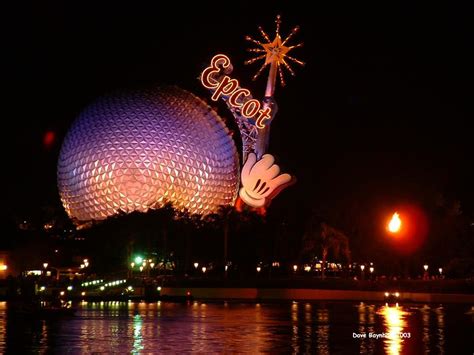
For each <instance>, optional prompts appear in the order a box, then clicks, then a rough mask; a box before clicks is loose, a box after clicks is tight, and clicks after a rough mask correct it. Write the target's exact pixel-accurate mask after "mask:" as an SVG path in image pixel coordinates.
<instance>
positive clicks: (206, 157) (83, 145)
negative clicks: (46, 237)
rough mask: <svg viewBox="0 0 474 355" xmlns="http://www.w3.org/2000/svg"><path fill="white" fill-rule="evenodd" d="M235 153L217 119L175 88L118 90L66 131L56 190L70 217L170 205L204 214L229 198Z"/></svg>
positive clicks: (234, 182) (79, 218)
mask: <svg viewBox="0 0 474 355" xmlns="http://www.w3.org/2000/svg"><path fill="white" fill-rule="evenodd" d="M238 184H239V163H238V154H237V150H236V147H235V144H234V141H233V140H232V137H231V136H230V133H229V130H228V129H227V128H226V126H225V125H224V123H223V121H222V119H221V118H220V117H219V116H218V115H217V113H216V112H215V111H213V110H212V109H211V108H210V107H209V106H208V105H207V104H206V103H205V102H204V101H202V100H201V99H199V98H198V97H196V96H195V95H193V94H191V93H189V92H188V91H185V90H183V89H180V88H178V87H174V86H172V87H155V88H153V89H147V90H141V91H133V92H127V93H117V94H114V95H110V96H107V97H104V98H102V99H99V100H98V101H96V102H95V103H93V104H91V105H90V106H88V107H87V108H86V109H85V110H84V111H82V113H81V114H80V115H79V117H78V118H77V119H76V120H75V122H74V123H73V125H72V127H71V128H70V130H69V132H68V133H67V135H66V137H65V139H64V142H63V145H62V147H61V152H60V156H59V161H58V189H59V194H60V197H61V201H62V203H63V206H64V208H65V209H66V212H67V213H68V215H69V216H70V217H71V218H72V219H74V220H76V221H79V222H81V221H91V220H102V219H105V218H107V217H109V216H112V215H114V214H116V213H118V212H119V211H123V212H125V213H129V212H132V211H141V212H144V211H147V210H148V209H149V208H152V207H156V206H160V205H161V204H163V203H164V202H171V203H172V204H173V205H174V207H175V208H177V209H187V210H188V211H189V212H190V213H199V214H204V215H205V214H208V213H211V212H215V211H216V210H217V208H218V207H219V206H220V205H231V204H233V203H234V201H235V199H236V196H237V190H238Z"/></svg>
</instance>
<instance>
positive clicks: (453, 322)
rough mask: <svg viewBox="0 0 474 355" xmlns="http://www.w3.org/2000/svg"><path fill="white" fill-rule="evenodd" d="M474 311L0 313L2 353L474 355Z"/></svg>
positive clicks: (115, 307)
mask: <svg viewBox="0 0 474 355" xmlns="http://www.w3.org/2000/svg"><path fill="white" fill-rule="evenodd" d="M473 325H474V314H473V313H472V308H471V305H467V304H464V305H460V304H457V305H452V304H449V305H441V304H430V305H423V304H404V305H400V306H399V307H396V306H393V305H392V306H386V305H384V304H381V303H379V304H373V303H360V302H316V303H308V302H286V303H261V304H260V303H237V302H219V303H202V302H196V301H194V302H183V303H168V302H154V303H144V302H143V303H132V302H121V303H120V302H95V303H93V302H88V303H86V302H83V303H80V304H79V305H78V309H77V312H76V315H75V316H73V317H63V318H54V319H39V318H38V319H31V318H28V317H21V316H18V315H17V314H15V313H12V312H11V311H9V309H8V304H7V303H6V302H2V303H0V353H5V352H9V353H16V354H20V353H31V352H33V353H37V352H40V353H45V352H46V353H61V354H63V353H94V352H104V353H183V352H191V351H193V352H199V353H210V352H245V353H255V352H270V353H275V352H285V353H286V352H306V353H320V354H326V353H354V354H356V353H363V354H366V353H368V354H372V353H374V354H378V353H387V354H398V353H400V354H402V353H403V354H420V353H427V352H431V353H448V354H451V353H453V354H454V353H468V354H471V353H472V352H473V350H474V347H473V343H472V329H473Z"/></svg>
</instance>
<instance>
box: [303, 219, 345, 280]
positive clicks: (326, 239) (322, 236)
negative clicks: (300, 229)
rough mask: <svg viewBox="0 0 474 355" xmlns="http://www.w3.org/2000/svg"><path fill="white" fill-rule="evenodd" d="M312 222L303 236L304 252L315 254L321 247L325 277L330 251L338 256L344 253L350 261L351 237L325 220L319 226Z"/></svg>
mask: <svg viewBox="0 0 474 355" xmlns="http://www.w3.org/2000/svg"><path fill="white" fill-rule="evenodd" d="M311 222H312V223H310V225H309V228H308V229H307V231H306V233H305V235H304V238H303V243H304V248H303V253H304V254H310V253H311V254H314V253H315V252H316V251H317V250H318V249H319V248H320V249H319V250H320V251H321V254H322V265H321V277H322V278H323V279H324V278H325V277H326V273H325V269H326V260H327V256H328V253H329V251H332V252H333V254H334V257H336V258H338V257H339V256H340V255H341V254H342V255H343V256H344V257H345V258H346V260H347V261H348V262H349V263H350V259H351V251H350V249H349V238H348V237H347V236H346V235H345V234H344V233H343V232H341V231H340V230H338V229H336V228H334V227H331V226H330V225H328V224H327V223H325V222H321V223H319V226H316V225H315V223H313V222H314V221H311ZM318 246H319V248H318Z"/></svg>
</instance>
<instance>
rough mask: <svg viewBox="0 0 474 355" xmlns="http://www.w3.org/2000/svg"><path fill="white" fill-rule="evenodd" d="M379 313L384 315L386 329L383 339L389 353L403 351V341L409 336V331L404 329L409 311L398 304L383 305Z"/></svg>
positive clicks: (394, 354)
mask: <svg viewBox="0 0 474 355" xmlns="http://www.w3.org/2000/svg"><path fill="white" fill-rule="evenodd" d="M378 314H381V315H382V316H383V317H384V322H383V323H384V325H385V327H386V329H385V334H384V336H383V339H384V344H385V350H386V352H387V354H390V355H399V354H400V353H401V351H402V346H403V343H404V342H405V340H406V339H407V337H408V335H407V334H408V333H406V332H405V331H404V330H405V328H406V325H407V323H406V320H405V318H406V316H407V315H408V312H406V311H404V310H403V309H402V307H399V306H398V304H397V305H396V306H388V305H385V306H383V307H382V308H381V309H380V311H379V312H378ZM405 334H406V335H405ZM410 336H411V334H410Z"/></svg>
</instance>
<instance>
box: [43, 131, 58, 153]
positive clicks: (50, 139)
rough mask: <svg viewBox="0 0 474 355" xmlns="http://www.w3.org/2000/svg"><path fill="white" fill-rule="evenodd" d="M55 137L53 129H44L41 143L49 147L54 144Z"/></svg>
mask: <svg viewBox="0 0 474 355" xmlns="http://www.w3.org/2000/svg"><path fill="white" fill-rule="evenodd" d="M55 139H56V134H55V133H54V132H53V131H46V133H45V134H44V135H43V145H44V147H45V148H47V149H49V148H51V147H52V145H53V144H54V141H55Z"/></svg>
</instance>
